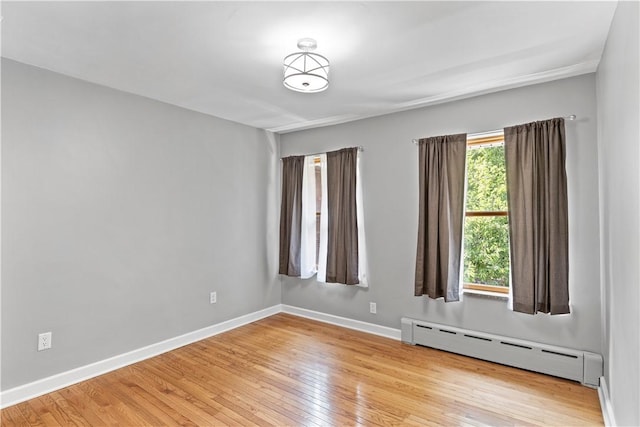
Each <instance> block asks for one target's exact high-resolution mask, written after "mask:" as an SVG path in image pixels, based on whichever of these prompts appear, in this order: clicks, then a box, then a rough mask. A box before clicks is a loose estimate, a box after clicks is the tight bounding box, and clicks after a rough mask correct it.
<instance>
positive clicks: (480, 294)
mask: <svg viewBox="0 0 640 427" xmlns="http://www.w3.org/2000/svg"><path fill="white" fill-rule="evenodd" d="M462 292H463V293H464V295H465V296H467V295H469V296H472V297H474V298H486V299H495V300H499V301H508V300H509V294H501V293H498V292H489V291H478V290H475V289H464V290H463V291H462Z"/></svg>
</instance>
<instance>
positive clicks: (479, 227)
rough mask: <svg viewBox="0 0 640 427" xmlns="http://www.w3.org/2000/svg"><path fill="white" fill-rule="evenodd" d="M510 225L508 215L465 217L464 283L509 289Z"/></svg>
mask: <svg viewBox="0 0 640 427" xmlns="http://www.w3.org/2000/svg"><path fill="white" fill-rule="evenodd" d="M508 223H509V220H508V218H507V217H505V216H490V217H466V218H465V223H464V279H463V280H464V282H465V283H478V284H485V285H494V286H507V287H508V286H509V225H508Z"/></svg>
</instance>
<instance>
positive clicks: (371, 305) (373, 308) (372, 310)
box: [369, 302, 378, 314]
mask: <svg viewBox="0 0 640 427" xmlns="http://www.w3.org/2000/svg"><path fill="white" fill-rule="evenodd" d="M377 311H378V307H377V306H376V303H375V302H370V303H369V313H371V314H376V313H377Z"/></svg>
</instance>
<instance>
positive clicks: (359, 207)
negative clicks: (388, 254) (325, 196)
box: [356, 152, 369, 287]
mask: <svg viewBox="0 0 640 427" xmlns="http://www.w3.org/2000/svg"><path fill="white" fill-rule="evenodd" d="M356 168H357V169H356V215H357V221H358V280H359V281H360V283H358V285H357V286H363V287H368V286H369V277H368V274H367V273H368V271H369V265H368V264H367V242H366V238H365V232H364V203H363V200H362V179H361V176H362V174H361V173H360V152H358V163H357V166H356Z"/></svg>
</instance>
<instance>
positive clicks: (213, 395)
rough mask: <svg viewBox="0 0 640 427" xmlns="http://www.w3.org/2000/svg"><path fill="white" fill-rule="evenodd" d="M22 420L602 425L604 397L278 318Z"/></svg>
mask: <svg viewBox="0 0 640 427" xmlns="http://www.w3.org/2000/svg"><path fill="white" fill-rule="evenodd" d="M1 417H2V418H1V421H2V426H3V427H4V426H13V425H40V426H41V425H93V426H98V425H107V424H108V425H116V424H119V425H122V426H142V425H156V426H164V425H201V426H217V425H275V426H351V425H366V426H375V425H403V426H404V425H406V426H435V425H438V426H442V425H446V426H456V425H465V426H484V425H491V426H496V425H519V426H520V425H522V426H530V425H540V426H554V425H556V426H570V425H576V426H584V425H602V424H603V420H602V415H601V412H600V407H599V403H598V397H597V393H596V391H595V390H592V389H589V388H586V387H583V386H581V385H580V384H578V383H574V382H571V381H567V380H562V379H558V378H553V377H548V376H545V375H540V374H535V373H531V372H527V371H523V370H519V369H515V368H509V367H505V366H501V365H496V364H492V363H489V362H483V361H479V360H475V359H471V358H467V357H463V356H458V355H453V354H449V353H445V352H442V351H438V350H432V349H428V348H423V347H414V346H410V345H406V344H402V343H400V342H398V341H394V340H391V339H386V338H381V337H377V336H374V335H369V334H365V333H360V332H356V331H351V330H348V329H343V328H339V327H336V326H331V325H327V324H323V323H319V322H314V321H311V320H307V319H303V318H299V317H295V316H291V315H287V314H278V315H275V316H272V317H269V318H267V319H264V320H261V321H259V322H256V323H253V324H250V325H247V326H243V327H241V328H238V329H235V330H233V331H230V332H227V333H224V334H220V335H217V336H215V337H212V338H209V339H206V340H203V341H200V342H197V343H195V344H192V345H189V346H186V347H182V348H180V349H177V350H174V351H172V352H170V353H166V354H163V355H161V356H158V357H155V358H153V359H149V360H145V361H143V362H140V363H137V364H135V365H132V366H129V367H126V368H122V369H119V370H117V371H114V372H111V373H108V374H105V375H102V376H100V377H97V378H94V379H91V380H88V381H85V382H82V383H79V384H76V385H73V386H71V387H67V388H65V389H62V390H60V391H57V392H54V393H50V394H47V395H45V396H42V397H39V398H36V399H33V400H30V401H28V402H24V403H21V404H18V405H14V406H11V407H9V408H5V409H4V410H2V411H1Z"/></svg>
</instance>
